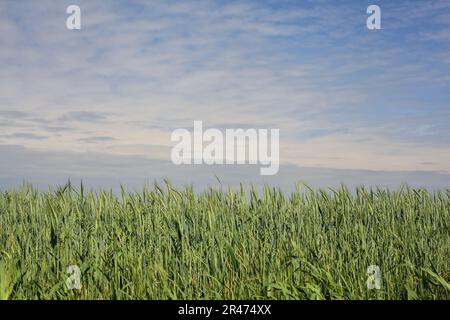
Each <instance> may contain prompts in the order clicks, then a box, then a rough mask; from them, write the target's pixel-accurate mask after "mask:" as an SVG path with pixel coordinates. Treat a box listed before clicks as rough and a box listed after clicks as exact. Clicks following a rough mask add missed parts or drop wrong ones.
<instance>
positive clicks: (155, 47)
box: [0, 0, 450, 186]
mask: <svg viewBox="0 0 450 320" xmlns="http://www.w3.org/2000/svg"><path fill="white" fill-rule="evenodd" d="M70 4H77V5H79V6H80V7H81V10H82V30H79V31H69V30H67V29H66V26H65V21H66V18H67V16H68V15H67V14H66V13H65V11H66V8H67V6H68V5H70ZM369 4H377V5H379V6H380V7H381V12H382V29H381V30H375V31H371V30H368V29H367V28H366V18H367V16H368V15H367V14H366V8H367V7H368V5H369ZM0 47H1V50H0V64H1V66H2V68H1V69H0V84H1V86H0V146H1V147H4V148H2V150H6V151H4V152H9V153H10V154H8V159H23V157H19V156H17V157H14V155H13V153H14V152H19V151H18V150H22V151H20V152H24V151H23V150H26V152H27V154H29V155H30V157H31V158H33V157H34V156H32V155H33V154H34V155H35V157H36V158H39V159H41V158H42V157H44V155H46V157H48V158H49V159H50V158H51V159H52V161H56V160H57V159H59V158H58V157H57V156H56V155H60V159H64V162H61V163H59V164H58V165H55V164H54V166H56V167H57V168H59V169H58V170H59V171H58V174H56V173H55V172H53V171H52V170H48V173H47V176H50V175H51V174H52V172H53V173H54V174H55V176H56V175H57V176H58V177H59V178H61V179H62V178H63V177H65V176H76V177H85V178H88V177H92V176H93V175H92V174H91V173H89V172H91V170H92V168H87V167H83V165H80V164H76V165H74V164H73V163H71V164H69V163H68V161H70V159H73V158H74V157H92V158H93V159H95V158H97V157H98V154H101V155H105V157H104V158H103V157H102V159H104V161H103V162H101V164H99V163H97V164H96V165H97V167H96V168H95V171H96V172H99V174H100V173H102V172H103V173H105V172H106V170H107V169H105V168H106V167H107V166H108V163H107V161H106V159H108V156H109V158H110V159H114V157H119V158H120V159H129V157H131V158H132V157H139V159H141V158H144V159H148V163H149V170H148V174H147V175H148V178H149V179H152V177H157V176H160V172H158V170H156V169H155V170H156V171H155V170H153V171H152V163H154V161H163V162H164V161H169V159H170V147H171V142H170V133H171V131H172V130H174V129H176V128H188V129H189V128H192V125H193V121H194V120H203V122H204V123H205V125H206V126H208V127H218V128H222V127H226V128H233V127H236V128H237V127H253V128H279V129H280V134H281V140H280V144H281V158H280V161H281V164H282V165H284V166H286V168H287V167H289V168H292V167H298V168H314V170H316V169H317V170H319V169H324V170H325V169H326V170H329V169H332V170H334V169H335V170H358V172H361V175H360V176H358V179H360V181H361V182H364V181H365V179H364V177H365V176H364V172H366V171H365V170H370V171H371V172H400V171H402V172H423V171H427V172H430V176H431V172H433V174H443V175H448V174H449V172H450V129H449V125H448V124H449V122H450V90H449V89H450V54H449V53H450V1H444V0H442V1H325V0H323V1H73V0H72V1H58V2H57V3H56V2H55V1H45V0H43V1H30V0H20V1H13V0H2V1H1V2H0ZM70 155H72V156H70ZM68 159H69V160H68ZM21 161H22V160H21ZM105 161H106V162H105ZM111 161H112V160H111ZM43 163H46V162H45V161H43ZM120 163H121V165H122V166H126V161H122V160H121V161H120ZM132 163H133V161H132V160H130V165H131V164H132ZM26 165H27V164H26V163H22V162H14V161H11V162H10V163H7V162H5V161H4V162H2V167H0V177H1V178H3V179H4V181H11V182H10V183H3V184H4V185H6V186H9V185H14V184H15V183H16V182H17V181H19V180H20V179H25V180H32V181H33V182H37V183H43V181H42V180H45V177H37V176H36V175H33V174H31V173H30V171H29V170H28V169H27V170H25V169H23V168H25V167H26ZM91 165H94V164H92V163H91ZM69 167H70V169H69ZM13 169H14V170H13ZM48 169H51V168H48ZM36 170H39V169H36ZM205 170H209V169H205ZM174 171H175V169H174ZM12 172H14V173H13V175H14V177H13V178H11V175H12ZM108 172H109V173H110V174H111V175H118V174H120V172H114V173H111V171H108ZM208 172H209V171H208ZM314 172H316V171H314ZM336 172H337V173H336V174H335V177H336V178H335V181H336V182H338V181H341V180H342V181H345V178H346V176H347V174H342V171H336ZM105 174H107V173H105ZM176 175H177V174H174V177H173V178H174V179H176V178H177V176H176ZM180 175H183V174H182V173H180ZM318 176H319V175H318ZM366 176H367V175H366ZM413 176H414V177H416V176H415V175H413V174H411V175H410V177H413ZM284 177H285V178H286V179H287V177H286V176H284ZM402 177H403V178H401V180H402V181H406V182H409V180H408V175H403V176H402ZM146 178H147V177H146ZM250 178H251V175H250V176H249V179H250ZM285 178H283V179H285ZM92 179H93V181H95V179H94V178H92ZM311 179H312V180H314V177H313V176H311ZM411 179H412V178H411ZM414 179H415V178H414ZM414 179H412V180H411V181H413V180H414ZM119 180H120V179H119ZM138 180H139V174H138V177H136V181H138ZM194 180H195V179H192V181H194ZM250 180H251V179H250ZM255 180H258V177H256V176H255ZM319 180H320V179H319ZM444 180H445V179H444ZM48 181H50V182H53V181H54V180H51V179H50V180H48ZM114 181H115V180H114ZM133 181H134V180H133ZM367 181H369V182H370V183H372V182H373V183H376V181H375V180H370V179H369V180H367ZM380 181H381V183H382V182H383V181H384V180H382V179H381V180H380ZM390 181H392V179H390ZM414 181H417V183H420V179H418V180H417V179H416V180H414ZM439 181H440V182H436V185H439V186H442V184H443V183H442V181H441V180H439ZM123 182H125V183H126V182H127V178H125V177H124V178H123ZM188 182H189V181H188ZM399 182H400V181H399ZM427 184H429V185H433V180H432V179H431V180H430V181H428V182H427ZM444 185H445V184H444Z"/></svg>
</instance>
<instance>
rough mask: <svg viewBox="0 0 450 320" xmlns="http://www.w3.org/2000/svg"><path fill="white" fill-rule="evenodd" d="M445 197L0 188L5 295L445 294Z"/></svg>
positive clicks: (0, 278) (449, 214)
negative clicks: (373, 270)
mask: <svg viewBox="0 0 450 320" xmlns="http://www.w3.org/2000/svg"><path fill="white" fill-rule="evenodd" d="M449 198H450V190H446V191H445V190H444V191H439V192H433V193H431V192H429V191H426V190H423V189H412V188H409V187H406V186H405V187H402V188H400V189H398V190H395V191H392V190H387V189H370V188H363V187H359V188H357V189H356V190H348V189H347V188H345V187H344V186H342V187H340V188H339V189H323V190H319V189H312V188H309V187H308V186H305V185H298V186H297V190H296V191H295V192H292V193H291V194H283V193H282V192H281V191H279V190H277V189H274V188H270V187H265V188H264V189H263V190H260V191H256V190H255V189H253V188H244V187H241V188H240V189H239V188H238V189H234V190H232V189H226V188H225V189H209V190H207V191H204V192H203V193H197V192H194V191H193V190H192V188H188V187H187V188H184V189H177V188H174V187H172V186H171V185H170V183H166V184H163V185H157V184H155V185H154V186H151V187H144V188H143V190H142V191H140V192H126V191H124V189H122V194H121V195H120V193H119V195H117V194H116V193H113V192H112V191H104V190H97V191H95V190H90V191H87V190H85V188H83V186H80V187H72V186H71V185H70V184H67V185H66V186H64V187H58V188H55V189H53V190H49V191H45V192H44V191H38V190H37V189H34V188H33V187H31V186H29V185H24V186H23V187H21V188H20V189H19V190H15V191H14V190H8V191H7V190H2V191H0V299H450V282H449V281H450V201H449ZM70 265H77V266H79V268H80V270H81V278H80V281H81V286H82V287H81V289H80V290H77V289H74V290H70V289H69V288H68V286H67V279H68V277H69V276H70V274H68V273H67V268H68V266H70ZM371 265H376V266H379V268H380V271H381V274H380V276H381V287H380V289H378V290H377V289H368V286H367V279H368V277H369V276H370V274H368V273H367V269H368V267H369V266H371Z"/></svg>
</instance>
